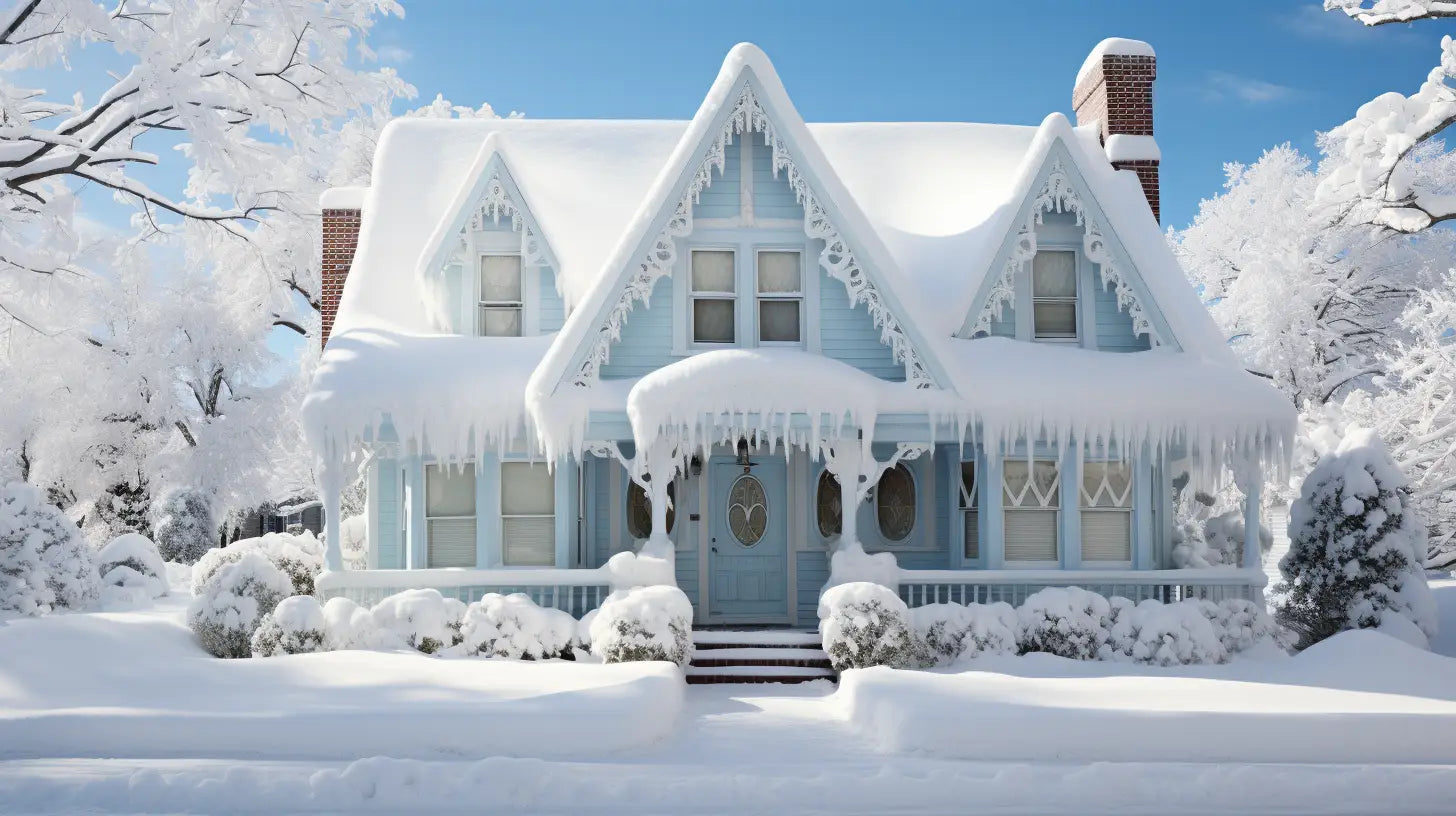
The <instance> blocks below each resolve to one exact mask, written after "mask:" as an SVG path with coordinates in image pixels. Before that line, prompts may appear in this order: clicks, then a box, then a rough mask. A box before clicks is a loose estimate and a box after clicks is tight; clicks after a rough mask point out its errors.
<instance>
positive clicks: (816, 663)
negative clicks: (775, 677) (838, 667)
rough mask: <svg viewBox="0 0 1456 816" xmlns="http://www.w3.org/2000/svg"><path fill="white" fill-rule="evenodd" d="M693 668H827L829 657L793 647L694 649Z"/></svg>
mask: <svg viewBox="0 0 1456 816" xmlns="http://www.w3.org/2000/svg"><path fill="white" fill-rule="evenodd" d="M692 665H694V666H735V665H737V666H807V667H813V668H823V669H827V668H829V655H827V654H825V653H824V651H823V650H822V649H809V648H793V647H782V646H780V647H764V648H755V647H725V648H720V649H695V650H694V651H693V658H692Z"/></svg>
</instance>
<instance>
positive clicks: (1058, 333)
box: [1031, 301, 1077, 338]
mask: <svg viewBox="0 0 1456 816" xmlns="http://www.w3.org/2000/svg"><path fill="white" fill-rule="evenodd" d="M1031 308H1032V317H1033V319H1034V320H1035V323H1036V325H1035V326H1034V328H1033V330H1032V331H1033V333H1034V334H1035V335H1036V336H1037V337H1050V338H1076V336H1077V304H1076V303H1075V302H1070V303H1068V302H1061V301H1036V302H1035V303H1033V304H1032V306H1031Z"/></svg>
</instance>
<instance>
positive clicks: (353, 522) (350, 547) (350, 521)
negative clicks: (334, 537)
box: [339, 515, 369, 570]
mask: <svg viewBox="0 0 1456 816" xmlns="http://www.w3.org/2000/svg"><path fill="white" fill-rule="evenodd" d="M339 552H340V554H341V555H342V556H343V558H344V569H348V570H361V569H366V568H367V567H368V566H369V517H368V516H364V515H359V516H350V517H348V518H346V519H344V520H343V521H341V522H339Z"/></svg>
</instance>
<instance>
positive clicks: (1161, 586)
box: [900, 568, 1268, 607]
mask: <svg viewBox="0 0 1456 816" xmlns="http://www.w3.org/2000/svg"><path fill="white" fill-rule="evenodd" d="M1267 581H1268V579H1267V577H1266V576H1265V575H1264V573H1263V572H1262V571H1260V570H1256V569H1235V568H1216V569H1176V570H901V571H900V597H901V598H902V599H904V601H905V603H906V604H908V605H909V606H912V607H915V606H925V605H926V604H933V603H959V604H968V603H995V602H997V601H1004V602H1006V603H1009V604H1011V605H1012V606H1020V605H1021V604H1022V603H1023V602H1024V601H1025V600H1026V599H1027V597H1028V596H1030V595H1032V594H1033V593H1035V592H1036V591H1037V590H1040V589H1044V588H1046V587H1067V586H1076V587H1081V588H1082V589H1085V590H1087V591H1089V592H1096V593H1097V594H1099V595H1106V596H1108V597H1111V596H1113V595H1120V596H1122V597H1124V598H1129V599H1131V600H1132V601H1134V602H1137V601H1144V600H1148V599H1150V598H1151V599H1153V600H1158V601H1162V602H1163V603H1173V602H1176V601H1181V600H1185V599H1188V598H1201V599H1205V600H1209V601H1222V600H1225V599H1227V598H1243V599H1245V600H1250V601H1254V602H1255V603H1262V602H1263V597H1264V585H1265V583H1266V582H1267Z"/></svg>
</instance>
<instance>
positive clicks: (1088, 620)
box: [1016, 587, 1112, 660]
mask: <svg viewBox="0 0 1456 816" xmlns="http://www.w3.org/2000/svg"><path fill="white" fill-rule="evenodd" d="M1016 614H1017V617H1018V619H1019V620H1018V622H1019V624H1020V632H1019V637H1018V638H1017V641H1018V643H1019V644H1020V646H1021V651H1022V653H1026V652H1047V653H1049V654H1054V655H1060V656H1061V657H1068V658H1071V659H1073V660H1092V659H1094V658H1096V657H1097V656H1098V653H1099V652H1101V651H1102V647H1103V646H1105V645H1106V644H1107V637H1108V630H1109V628H1111V625H1112V621H1111V616H1112V607H1111V606H1110V605H1109V604H1108V603H1107V599H1106V598H1104V597H1102V596H1101V595H1098V594H1097V593H1095V592H1088V591H1087V590H1085V589H1082V588H1081V587H1047V588H1046V589H1043V590H1041V591H1039V592H1036V593H1035V594H1033V595H1032V596H1031V597H1030V598H1027V599H1026V602H1025V603H1023V604H1022V605H1021V607H1020V608H1019V609H1017V610H1016Z"/></svg>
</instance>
